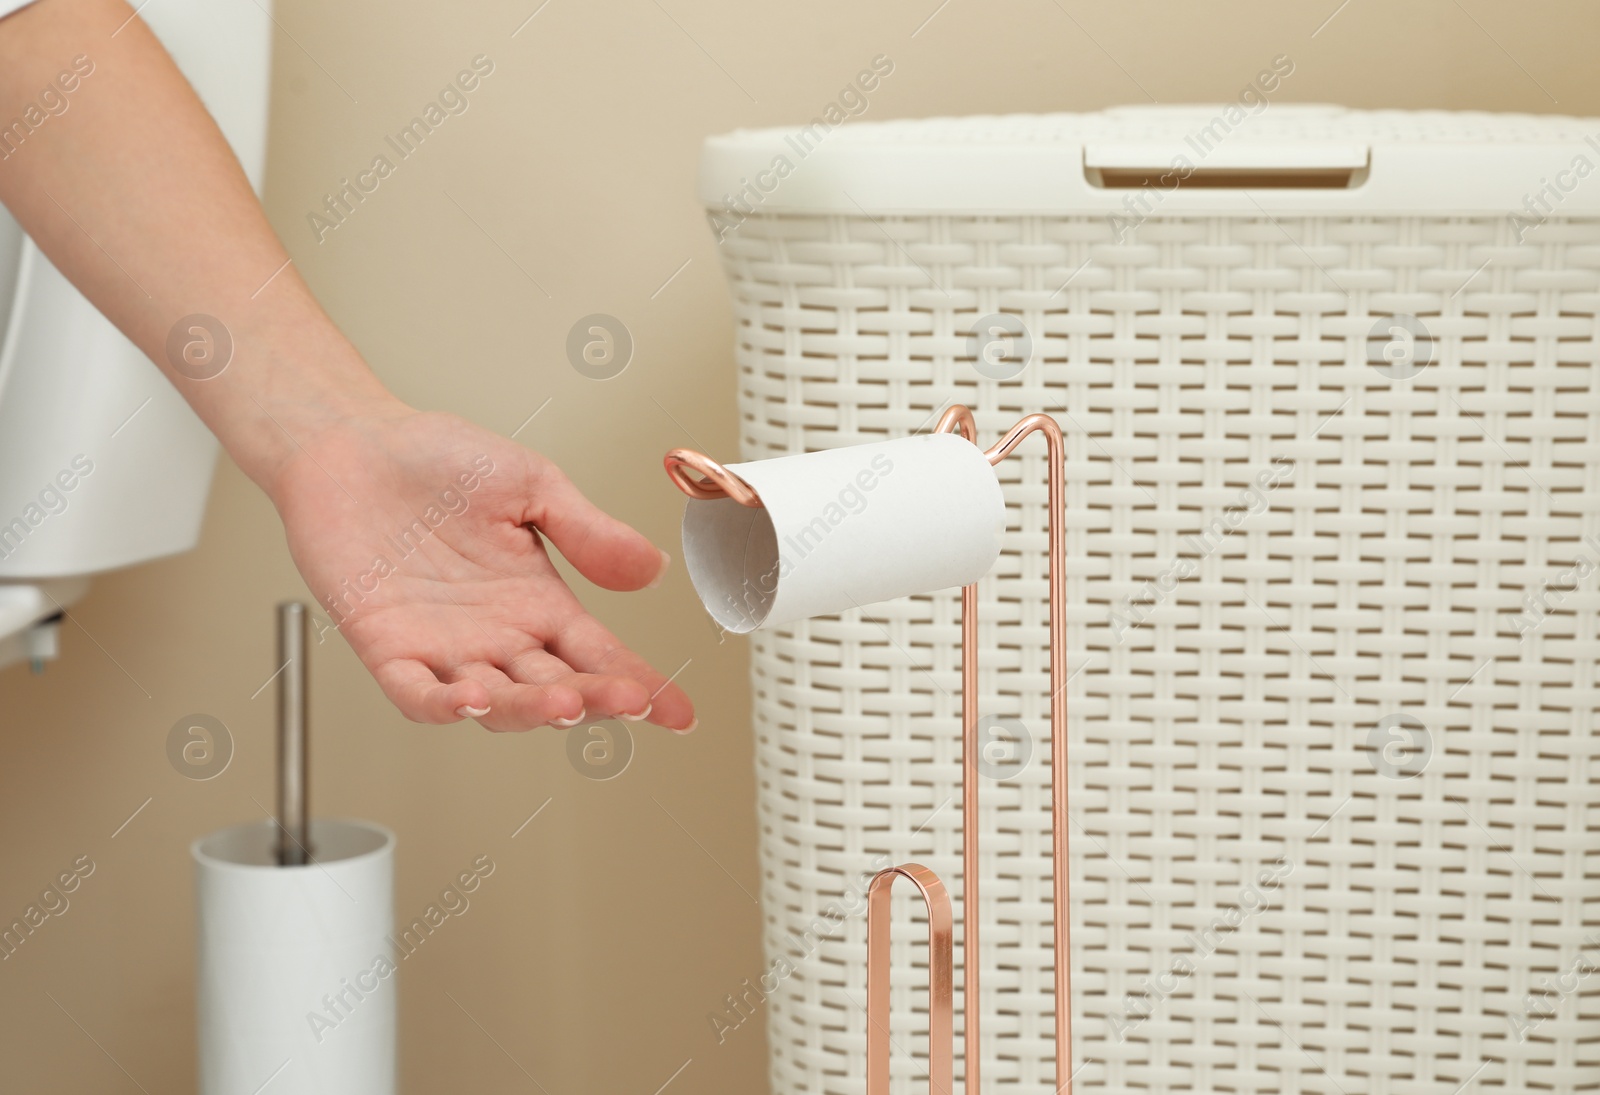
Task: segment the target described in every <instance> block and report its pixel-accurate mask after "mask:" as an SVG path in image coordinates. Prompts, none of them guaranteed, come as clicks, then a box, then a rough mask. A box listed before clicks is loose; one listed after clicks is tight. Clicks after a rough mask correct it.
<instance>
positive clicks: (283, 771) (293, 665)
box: [278, 601, 311, 867]
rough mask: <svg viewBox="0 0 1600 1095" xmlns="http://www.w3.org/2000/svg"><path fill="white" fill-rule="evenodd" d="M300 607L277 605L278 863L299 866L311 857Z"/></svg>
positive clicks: (302, 612)
mask: <svg viewBox="0 0 1600 1095" xmlns="http://www.w3.org/2000/svg"><path fill="white" fill-rule="evenodd" d="M307 633H308V629H307V614H306V606H305V605H303V604H300V603H298V602H295V601H288V602H285V603H284V604H281V605H279V606H278V665H279V667H280V668H279V673H278V863H279V864H280V865H282V866H285V867H291V866H300V865H303V864H305V863H307V862H309V861H310V858H311V852H310V847H311V832H310V822H311V810H310V805H309V794H308V786H307V785H308V779H309V775H310V764H309V761H308V759H307V755H306V753H307V750H306V746H307V740H306V715H307V710H308V702H307V685H306V677H307V666H306V655H307V642H306V637H307Z"/></svg>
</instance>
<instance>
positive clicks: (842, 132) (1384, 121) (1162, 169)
mask: <svg viewBox="0 0 1600 1095" xmlns="http://www.w3.org/2000/svg"><path fill="white" fill-rule="evenodd" d="M834 119H837V121H834ZM1508 146H1515V147H1508ZM700 196H701V198H702V200H703V201H704V202H705V203H706V205H707V206H709V207H711V208H712V209H714V210H732V211H737V212H741V213H743V214H745V215H748V214H749V213H751V212H754V211H756V210H760V211H762V212H788V213H858V214H861V213H865V214H873V215H876V214H896V213H922V214H927V213H976V214H983V213H1010V214H1015V213H1044V214H1091V215H1099V214H1105V215H1123V216H1137V217H1139V218H1140V219H1143V218H1145V217H1158V216H1170V215H1172V214H1187V215H1192V214H1197V213H1198V214H1254V215H1260V214H1262V213H1280V212H1283V213H1301V214H1311V215H1338V214H1341V213H1345V214H1352V215H1382V214H1428V215H1440V216H1448V215H1466V214H1509V215H1513V216H1518V217H1521V218H1524V219H1530V220H1534V221H1538V222H1542V221H1543V220H1546V219H1552V218H1557V217H1570V216H1574V215H1579V216H1592V215H1597V214H1600V119H1595V118H1570V117H1559V116H1546V115H1529V114H1489V113H1466V112H1448V111H1363V110H1348V109H1345V108H1343V107H1338V106H1328V105H1320V104H1289V103H1281V104H1280V103H1269V102H1268V100H1267V99H1265V98H1262V97H1256V98H1255V99H1253V100H1252V101H1251V102H1248V103H1247V102H1243V101H1241V102H1234V103H1214V104H1195V105H1189V106H1181V107H1173V106H1133V107H1119V108H1116V109H1112V110H1105V111H1101V112H1098V113H1093V114H1040V115H1021V114H1016V115H1005V116H991V117H968V118H926V119H917V120H908V121H886V122H863V121H856V120H852V119H850V118H849V117H848V116H847V115H844V114H842V113H841V112H840V111H839V110H837V109H830V110H829V111H827V112H826V116H825V117H817V118H813V119H811V120H810V121H809V122H807V123H805V124H804V125H800V126H792V127H786V128H777V129H756V130H739V131H737V132H734V133H730V134H727V135H724V136H719V137H712V138H710V139H708V140H707V141H706V143H705V147H704V149H703V151H702V154H701V161H700Z"/></svg>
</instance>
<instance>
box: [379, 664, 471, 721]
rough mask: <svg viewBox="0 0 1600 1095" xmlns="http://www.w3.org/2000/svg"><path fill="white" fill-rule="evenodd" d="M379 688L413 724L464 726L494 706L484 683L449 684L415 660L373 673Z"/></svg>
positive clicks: (389, 666) (380, 668) (390, 665)
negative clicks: (464, 719)
mask: <svg viewBox="0 0 1600 1095" xmlns="http://www.w3.org/2000/svg"><path fill="white" fill-rule="evenodd" d="M372 675H373V676H374V677H375V678H377V681H378V685H379V687H381V688H382V689H383V694H384V695H386V696H388V697H389V701H390V702H391V703H393V704H394V705H395V706H396V707H398V708H399V709H400V713H401V714H402V715H404V716H405V717H406V718H408V719H410V720H411V721H412V722H427V723H436V724H437V723H447V722H460V721H461V720H462V719H463V718H475V717H478V716H480V715H485V714H488V713H489V711H490V709H491V708H492V706H493V704H492V702H491V700H490V698H489V690H488V689H487V688H485V687H484V686H483V684H482V683H480V682H478V681H473V680H461V681H456V682H454V683H452V684H446V683H444V682H443V681H441V680H440V679H439V678H438V677H436V676H435V675H434V673H433V670H431V669H429V668H428V667H427V666H426V665H424V664H422V663H421V662H419V661H416V660H414V659H411V658H396V659H394V660H393V661H388V662H384V663H383V664H382V665H380V666H378V667H377V668H376V669H374V670H373V672H372Z"/></svg>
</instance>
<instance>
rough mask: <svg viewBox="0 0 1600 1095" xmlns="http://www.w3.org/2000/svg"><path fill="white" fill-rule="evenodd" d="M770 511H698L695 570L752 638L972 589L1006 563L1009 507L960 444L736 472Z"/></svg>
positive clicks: (935, 440)
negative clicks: (902, 600)
mask: <svg viewBox="0 0 1600 1095" xmlns="http://www.w3.org/2000/svg"><path fill="white" fill-rule="evenodd" d="M727 470H728V471H730V472H732V473H733V474H735V475H737V476H738V477H739V478H741V479H743V480H744V481H745V482H747V483H749V484H750V485H751V486H752V487H754V488H755V490H756V493H757V494H759V495H760V496H761V500H762V503H763V505H762V507H761V508H752V507H748V506H742V505H740V504H739V503H738V502H735V501H733V500H732V499H728V498H718V499H715V500H711V501H700V500H691V501H690V502H689V504H688V508H687V509H685V511H684V515H683V555H684V565H685V566H686V567H687V568H688V571H689V577H690V579H691V580H692V581H693V582H694V587H695V590H696V592H698V593H699V594H700V599H701V600H702V601H703V602H704V603H705V606H706V609H707V610H708V611H709V612H710V613H711V615H712V617H713V618H715V619H716V621H717V623H719V624H721V625H722V626H723V627H724V628H726V629H727V630H729V631H732V632H736V633H740V634H742V633H744V632H748V631H754V630H755V629H756V628H758V627H773V626H776V625H778V624H785V623H789V622H791V621H793V620H799V619H803V618H805V617H807V616H820V615H826V614H828V613H832V612H843V611H845V610H846V609H849V608H853V607H857V606H864V605H869V604H874V603H876V602H878V601H887V600H890V599H891V598H894V597H904V596H907V595H909V594H913V593H927V592H931V591H933V590H937V589H949V588H951V587H952V586H962V585H968V584H970V583H972V582H976V581H977V580H978V579H979V578H981V577H982V576H983V575H984V574H985V573H986V572H987V571H988V569H989V568H990V567H991V566H993V565H994V561H995V559H996V558H997V557H998V556H999V554H1000V544H1001V537H1002V535H1003V533H1004V531H1005V499H1004V497H1003V496H1002V495H1001V492H1000V484H999V482H998V480H996V478H995V472H994V468H993V467H992V466H991V465H990V464H989V460H988V457H986V456H985V455H984V453H983V450H982V449H980V448H978V447H977V446H976V445H973V444H972V443H971V442H969V441H967V440H966V439H965V438H962V437H958V436H955V435H954V434H944V433H941V434H925V435H920V436H916V437H902V438H898V439H896V440H894V441H883V442H877V443H874V444H870V445H852V446H850V447H848V448H841V449H828V450H825V451H822V452H811V453H802V454H800V455H798V456H780V457H777V458H775V459H772V460H755V461H751V462H749V463H745V464H729V465H727Z"/></svg>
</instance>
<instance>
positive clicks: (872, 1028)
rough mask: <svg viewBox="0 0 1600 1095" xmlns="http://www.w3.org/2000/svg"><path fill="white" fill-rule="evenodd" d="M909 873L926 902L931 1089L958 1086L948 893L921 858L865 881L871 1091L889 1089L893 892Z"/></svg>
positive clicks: (939, 1091) (944, 1093) (946, 1094)
mask: <svg viewBox="0 0 1600 1095" xmlns="http://www.w3.org/2000/svg"><path fill="white" fill-rule="evenodd" d="M896 878H905V879H909V880H910V881H911V884H912V885H913V886H915V887H916V888H917V892H918V893H920V894H921V895H922V903H923V904H924V905H926V906H927V908H928V1092H929V1095H952V1092H953V1091H954V1089H955V1061H954V1058H955V1051H956V1033H955V1019H954V1015H953V1012H954V1009H955V970H954V957H953V955H952V953H951V951H952V948H953V946H954V943H953V940H952V938H951V936H952V935H953V932H954V929H953V927H952V920H951V916H950V894H949V892H948V891H946V890H945V888H944V883H943V882H940V881H939V876H938V875H936V874H934V873H933V872H932V871H930V870H928V868H926V867H924V866H923V865H922V864H920V863H903V864H901V865H900V866H898V867H886V868H885V869H883V870H881V871H879V872H878V873H877V874H875V875H873V876H872V884H871V885H869V886H868V887H867V1095H889V911H890V907H889V898H890V895H891V892H892V891H893V889H894V883H895V879H896Z"/></svg>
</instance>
